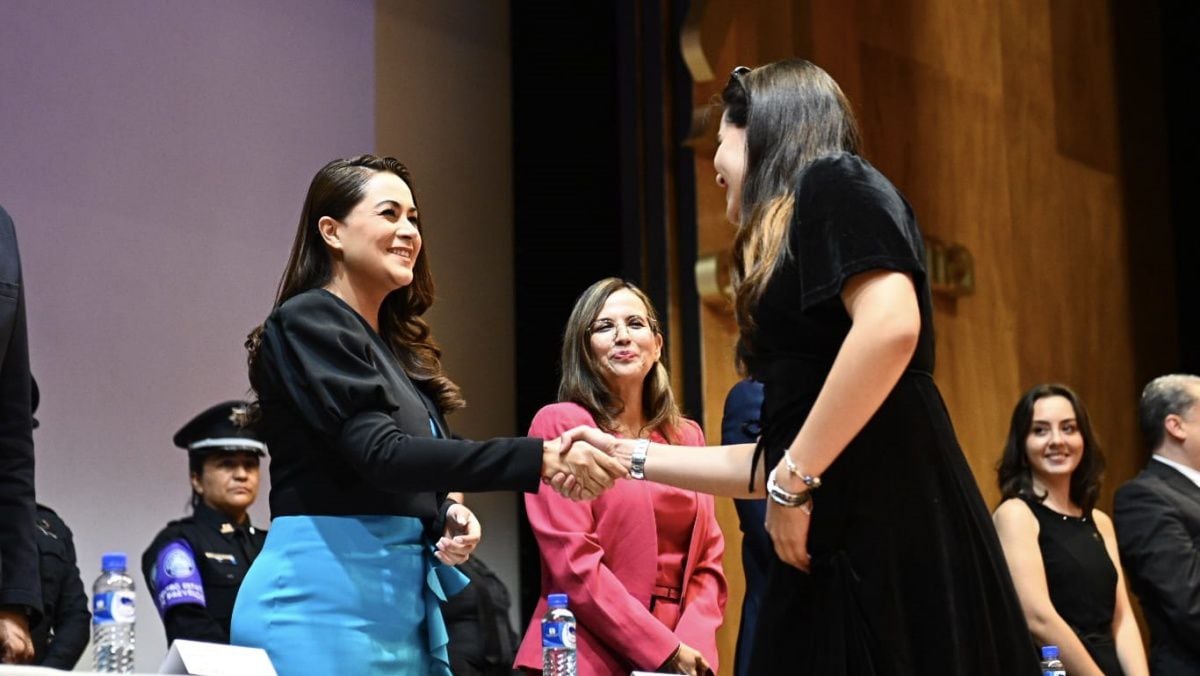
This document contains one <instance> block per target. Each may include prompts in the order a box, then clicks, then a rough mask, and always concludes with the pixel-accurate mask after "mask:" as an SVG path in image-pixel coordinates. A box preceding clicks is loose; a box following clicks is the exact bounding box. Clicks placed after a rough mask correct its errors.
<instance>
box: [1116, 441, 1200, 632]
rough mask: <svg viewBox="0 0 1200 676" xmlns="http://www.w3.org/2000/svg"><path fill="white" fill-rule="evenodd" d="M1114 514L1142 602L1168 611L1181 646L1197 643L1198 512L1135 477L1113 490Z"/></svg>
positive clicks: (1199, 621) (1199, 628)
mask: <svg viewBox="0 0 1200 676" xmlns="http://www.w3.org/2000/svg"><path fill="white" fill-rule="evenodd" d="M1151 462H1156V461H1154V460H1151ZM1156 484H1158V485H1160V486H1161V483H1159V482H1156ZM1180 497H1181V498H1182V497H1183V496H1180ZM1113 518H1114V520H1115V523H1116V530H1117V543H1118V545H1119V547H1120V551H1121V561H1122V563H1123V564H1124V567H1125V570H1126V574H1127V575H1128V576H1129V578H1130V582H1131V584H1132V585H1133V587H1134V590H1135V591H1137V592H1138V593H1139V594H1140V595H1143V596H1145V597H1148V598H1143V599H1142V602H1143V604H1153V605H1154V606H1155V607H1156V608H1157V609H1159V610H1160V611H1161V612H1162V613H1163V615H1165V616H1166V619H1167V622H1168V623H1169V625H1170V626H1171V629H1172V633H1173V634H1174V635H1175V636H1176V637H1178V638H1179V640H1180V641H1181V642H1182V644H1183V645H1190V646H1200V544H1198V543H1197V540H1196V539H1195V537H1194V535H1193V533H1194V532H1195V531H1196V530H1197V528H1196V526H1197V520H1196V515H1195V514H1192V515H1188V514H1185V513H1184V511H1183V510H1182V509H1181V507H1180V505H1179V504H1176V503H1175V502H1174V501H1172V500H1171V499H1169V498H1168V497H1167V496H1166V495H1165V494H1164V491H1163V490H1158V489H1156V488H1155V486H1154V485H1151V484H1149V483H1148V482H1146V481H1144V480H1143V478H1142V477H1139V478H1138V479H1135V480H1133V481H1130V482H1128V483H1126V484H1125V485H1124V486H1122V487H1121V488H1120V490H1118V491H1117V495H1116V504H1115V509H1114V510H1113ZM1189 523H1190V524H1191V528H1189V527H1188V524H1189Z"/></svg>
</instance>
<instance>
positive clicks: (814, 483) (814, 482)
mask: <svg viewBox="0 0 1200 676" xmlns="http://www.w3.org/2000/svg"><path fill="white" fill-rule="evenodd" d="M783 464H784V466H785V467H787V471H788V474H791V475H792V476H794V477H800V480H801V481H803V482H804V485H805V486H808V487H809V488H811V489H812V490H814V491H815V490H817V489H818V488H820V487H821V477H819V476H813V475H811V474H801V473H800V470H799V469H797V468H796V463H794V462H792V456H791V454H790V453H788V452H787V451H786V450H785V451H784V452H783Z"/></svg>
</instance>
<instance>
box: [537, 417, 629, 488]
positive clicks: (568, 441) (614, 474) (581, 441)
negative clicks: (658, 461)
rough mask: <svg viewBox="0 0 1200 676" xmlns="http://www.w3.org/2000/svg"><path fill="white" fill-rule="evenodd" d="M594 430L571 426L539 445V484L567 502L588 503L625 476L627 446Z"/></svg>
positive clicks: (627, 459) (592, 428) (627, 460)
mask: <svg viewBox="0 0 1200 676" xmlns="http://www.w3.org/2000/svg"><path fill="white" fill-rule="evenodd" d="M622 441H628V440H622V439H617V438H616V437H614V436H613V435H611V434H609V433H607V432H603V431H601V430H598V429H596V428H595V427H587V426H581V427H575V428H572V429H569V430H567V431H566V432H564V433H563V434H562V436H560V437H558V438H557V439H550V440H547V441H546V442H544V443H543V445H542V483H545V484H547V485H549V486H551V487H553V488H554V490H556V491H558V493H559V494H561V495H562V496H563V497H565V498H570V499H571V500H591V499H593V498H597V497H599V496H600V494H601V493H603V492H604V491H606V490H608V489H609V488H611V487H612V485H613V484H614V483H615V482H616V480H617V479H625V478H628V477H629V462H630V457H629V455H628V453H627V452H626V453H625V454H623V453H621V451H622V450H625V451H628V449H625V448H622V447H624V446H630V445H631V444H628V443H625V444H623V443H621V442H622Z"/></svg>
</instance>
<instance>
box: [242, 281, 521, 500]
mask: <svg viewBox="0 0 1200 676" xmlns="http://www.w3.org/2000/svg"><path fill="white" fill-rule="evenodd" d="M259 359H260V360H261V369H262V370H261V371H260V373H261V374H262V375H263V377H264V378H265V379H267V380H269V381H271V384H272V385H274V386H273V387H272V388H271V389H277V390H278V391H280V392H281V393H282V395H283V397H284V398H285V399H286V400H287V401H288V403H289V404H290V405H291V406H292V407H293V408H294V410H296V411H297V412H298V413H299V414H300V417H301V418H302V419H304V420H306V421H307V422H308V423H309V424H310V425H311V426H312V427H313V428H314V429H315V431H316V432H317V433H318V434H319V435H321V436H322V437H324V439H325V440H326V442H327V443H328V444H329V446H330V447H331V448H332V449H333V450H334V452H336V453H338V454H339V455H340V456H341V457H342V459H343V460H344V461H345V462H346V463H347V464H349V465H350V466H351V467H352V468H353V469H354V470H355V471H356V473H357V474H358V475H359V476H361V477H362V478H363V479H364V480H365V481H367V482H368V483H370V484H371V485H372V486H374V487H376V488H378V489H381V490H387V491H392V492H414V491H439V492H445V491H464V490H465V491H487V490H521V491H536V490H537V488H538V481H539V478H540V476H541V466H542V441H541V440H540V439H531V438H500V439H491V440H489V441H482V442H477V441H462V440H457V439H439V438H433V437H431V436H430V435H429V430H428V421H429V413H428V412H427V411H426V409H425V405H424V404H423V403H422V402H421V399H420V397H419V395H416V394H415V390H414V392H413V394H412V396H406V393H405V392H403V391H398V389H397V387H396V385H395V383H394V382H390V381H389V380H388V378H387V377H386V376H385V374H384V370H385V369H388V368H390V369H392V370H393V372H395V373H396V374H397V378H398V379H405V378H406V377H407V376H404V375H402V374H401V373H402V369H400V368H399V364H397V363H395V362H394V361H392V362H391V363H389V364H383V363H380V362H382V361H383V360H394V359H395V358H394V357H393V356H391V354H390V352H388V351H387V350H386V347H383V346H382V344H381V343H379V341H378V339H377V338H375V337H373V336H372V335H371V333H370V329H369V328H368V327H367V326H366V325H365V324H364V323H363V322H362V320H361V319H360V318H359V317H358V316H357V315H356V314H354V312H353V311H352V310H350V309H349V308H347V307H344V306H343V305H342V304H341V303H340V301H337V300H336V299H335V298H333V297H332V296H331V295H330V294H327V293H324V292H317V293H309V294H304V295H302V296H297V297H296V298H294V299H292V300H290V301H288V302H287V303H285V304H284V305H283V306H281V307H280V308H279V309H278V310H277V311H276V312H275V313H274V314H272V316H271V318H269V319H268V320H267V323H266V325H265V327H264V332H263V339H262V347H261V349H260V353H259ZM256 368H258V367H256ZM406 382H407V381H406ZM400 409H404V410H402V411H400V412H401V413H411V414H412V415H410V416H408V417H409V418H410V419H412V420H416V421H420V422H418V423H416V426H417V427H422V426H424V428H423V429H419V430H410V429H403V428H402V427H401V426H400V425H399V424H398V423H397V417H401V416H398V415H394V414H393V413H394V412H397V411H398V410H400ZM408 409H413V410H412V411H409V410H408Z"/></svg>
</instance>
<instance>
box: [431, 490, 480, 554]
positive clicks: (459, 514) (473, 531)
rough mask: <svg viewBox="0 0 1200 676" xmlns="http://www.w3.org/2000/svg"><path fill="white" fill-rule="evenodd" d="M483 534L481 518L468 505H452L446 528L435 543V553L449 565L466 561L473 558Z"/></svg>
mask: <svg viewBox="0 0 1200 676" xmlns="http://www.w3.org/2000/svg"><path fill="white" fill-rule="evenodd" d="M482 536H483V528H482V527H481V526H480V525H479V519H476V518H475V513H474V512H472V511H471V510H470V509H468V508H467V506H466V505H451V506H450V509H448V510H446V528H445V530H443V531H442V537H440V538H438V541H437V544H436V545H434V547H435V551H434V553H433V555H434V557H436V558H437V560H438V561H441V562H442V563H444V564H446V565H448V566H457V565H458V564H460V563H465V562H466V560H467V559H469V558H471V552H474V551H475V548H476V547H477V546H479V539H480V538H481V537H482Z"/></svg>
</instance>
